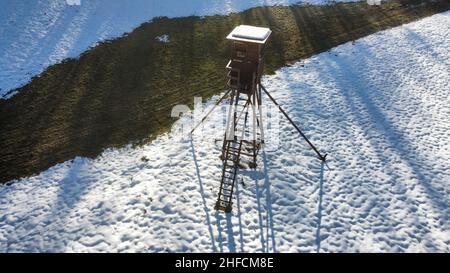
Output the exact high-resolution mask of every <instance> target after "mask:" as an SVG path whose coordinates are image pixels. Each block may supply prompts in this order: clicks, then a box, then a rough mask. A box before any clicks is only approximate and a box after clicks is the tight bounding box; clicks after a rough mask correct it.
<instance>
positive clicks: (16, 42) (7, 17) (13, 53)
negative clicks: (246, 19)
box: [0, 0, 356, 99]
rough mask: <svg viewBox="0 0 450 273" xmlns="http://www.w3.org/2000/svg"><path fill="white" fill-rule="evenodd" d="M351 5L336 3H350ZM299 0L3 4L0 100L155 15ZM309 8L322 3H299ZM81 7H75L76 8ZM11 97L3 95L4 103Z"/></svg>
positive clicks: (11, 0) (25, 0)
mask: <svg viewBox="0 0 450 273" xmlns="http://www.w3.org/2000/svg"><path fill="white" fill-rule="evenodd" d="M350 1H356V0H338V1H336V2H350ZM296 2H300V1H299V0H183V1H180V0H164V1H161V0H133V1H127V0H36V1H30V0H2V2H1V4H0V99H1V98H2V96H4V95H5V94H7V93H8V91H9V90H11V89H14V88H17V87H19V86H21V85H23V84H25V83H27V82H28V81H29V80H30V79H31V77H33V76H35V75H37V74H39V73H41V72H42V71H43V70H44V69H45V68H46V67H47V66H49V65H51V64H55V63H58V62H60V61H62V60H63V59H65V58H68V57H76V56H78V55H79V54H81V53H82V52H84V51H85V50H86V49H88V48H89V47H90V46H93V45H95V43H97V42H99V41H102V40H105V39H109V38H114V37H117V36H120V35H122V34H123V33H125V32H130V31H132V30H133V29H134V28H136V27H137V26H139V25H140V24H141V23H143V22H146V21H149V20H151V19H152V18H154V17H156V16H168V17H178V16H189V15H199V16H203V15H214V14H228V13H230V12H237V11H242V10H245V9H248V8H252V7H256V6H263V5H268V6H272V5H289V4H293V3H296ZM304 2H308V3H314V4H322V3H327V1H326V0H308V1H304ZM77 3H80V5H76V4H77ZM8 97H10V96H4V97H3V98H8Z"/></svg>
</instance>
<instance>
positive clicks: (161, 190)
mask: <svg viewBox="0 0 450 273" xmlns="http://www.w3.org/2000/svg"><path fill="white" fill-rule="evenodd" d="M449 25H450V12H446V13H442V14H437V15H434V16H432V17H428V18H425V19H423V20H421V21H418V22H414V23H410V24H407V25H404V26H401V27H397V28H394V29H391V30H388V31H384V32H380V33H377V34H374V35H370V36H368V37H366V38H363V39H360V40H357V41H355V43H351V42H350V43H347V44H344V45H342V46H339V47H337V48H334V49H332V50H330V51H329V52H325V53H323V54H320V55H317V56H314V57H312V58H310V59H307V60H304V61H301V62H298V63H296V64H294V65H292V66H290V67H286V68H283V69H281V70H279V71H278V72H277V73H276V75H273V76H268V77H265V79H264V83H265V85H266V87H267V88H268V89H269V90H270V91H271V93H272V95H273V96H274V97H275V98H276V99H277V100H278V101H279V102H280V103H281V104H282V105H283V106H284V108H285V109H286V110H287V111H288V112H289V113H290V115H291V116H292V117H293V118H294V120H296V121H297V122H298V123H299V124H301V127H303V128H305V133H306V134H307V135H309V136H311V140H312V141H313V142H314V143H315V144H316V145H317V146H318V147H320V149H321V150H323V151H327V152H328V153H329V163H328V164H329V166H330V170H329V169H328V168H327V167H324V166H322V165H321V163H320V161H319V160H317V159H316V158H314V157H313V155H314V154H313V153H312V152H311V151H310V150H309V149H308V147H307V146H306V145H305V143H304V142H303V141H302V140H301V139H300V137H299V136H298V135H297V134H296V133H295V132H294V131H293V129H292V128H291V126H290V125H289V124H288V123H287V122H286V121H285V120H283V121H282V123H281V125H280V127H281V136H280V137H281V139H282V142H281V144H282V146H281V147H280V148H279V149H277V150H276V151H274V152H267V153H265V154H264V155H263V156H261V157H260V162H259V165H258V166H259V167H258V170H257V171H242V172H241V173H240V177H241V178H243V181H244V183H245V185H243V184H241V183H238V184H237V192H236V195H235V197H236V200H235V205H234V211H233V214H232V215H225V214H223V213H217V212H215V211H214V210H212V208H213V205H214V203H215V201H216V194H217V188H218V183H219V179H220V174H219V173H220V167H221V162H220V160H219V159H218V156H219V151H220V143H217V144H216V143H214V141H212V140H210V141H204V142H202V141H201V140H200V139H199V138H197V137H195V138H194V140H193V141H192V142H191V141H189V140H185V141H175V139H174V138H173V133H170V134H166V135H163V136H160V137H158V138H157V139H156V140H155V141H154V142H153V143H151V144H148V145H145V146H143V147H140V148H132V147H127V148H123V149H114V150H108V151H105V152H104V153H103V154H102V155H101V156H99V157H98V158H96V159H93V160H91V159H86V158H76V159H74V160H73V161H69V162H66V163H64V164H59V165H57V166H54V167H52V168H51V169H49V170H47V171H45V172H43V173H41V174H40V175H38V176H35V177H31V178H26V179H23V180H21V181H18V182H15V183H13V184H12V185H10V186H2V187H0V250H1V251H4V252H21V251H67V252H72V251H77V252H78V251H81V252H84V251H86V252H94V251H121V252H146V251H148V252H154V251H158V252H183V251H196V252H197V251H216V252H221V251H223V252H228V251H237V252H240V251H245V252H253V251H258V252H266V251H267V252H275V251H276V252H286V251H292V252H300V251H307V252H315V251H320V252H329V251H333V252H335V251H363V252H371V251H382V252H397V251H414V252H415V251H418V252H423V251H432V252H433V251H444V252H449V251H450V247H449V244H450V226H449V220H450V217H449V212H450V211H449V204H450V203H449V201H450V168H449V162H450V130H449V128H450V95H449V91H450V90H449V83H450V71H449V70H450V69H449V68H450V58H449V57H450V52H449V48H450V27H449ZM217 98H218V97H216V99H217ZM265 102H266V103H268V100H267V99H266V100H265ZM211 103H212V101H210V102H209V105H211ZM216 118H217V117H216V116H215V117H213V118H212V119H211V120H209V121H208V122H207V124H213V123H214V122H215V119H216ZM189 121H190V119H189V116H188V115H186V116H184V117H183V118H181V119H180V120H179V122H177V123H176V124H175V125H174V127H173V130H174V131H176V130H178V128H179V127H181V126H183V125H185V124H187V123H188V122H189ZM208 134H211V135H214V136H215V137H217V138H220V137H221V136H222V135H221V134H222V132H220V131H217V130H214V129H213V127H211V128H210V129H209V131H208Z"/></svg>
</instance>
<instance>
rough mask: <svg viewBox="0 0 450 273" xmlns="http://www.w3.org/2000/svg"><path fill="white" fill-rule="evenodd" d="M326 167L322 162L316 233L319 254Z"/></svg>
mask: <svg viewBox="0 0 450 273" xmlns="http://www.w3.org/2000/svg"><path fill="white" fill-rule="evenodd" d="M324 167H325V162H322V164H321V166H320V175H319V205H318V207H317V231H316V243H317V250H316V251H317V253H319V252H320V243H321V238H320V228H321V225H322V200H323V171H324Z"/></svg>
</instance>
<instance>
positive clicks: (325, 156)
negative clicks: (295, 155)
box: [260, 84, 327, 162]
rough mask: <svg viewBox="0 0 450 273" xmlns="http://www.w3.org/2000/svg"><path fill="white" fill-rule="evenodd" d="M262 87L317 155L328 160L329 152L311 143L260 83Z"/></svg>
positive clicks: (323, 159)
mask: <svg viewBox="0 0 450 273" xmlns="http://www.w3.org/2000/svg"><path fill="white" fill-rule="evenodd" d="M260 86H261V88H262V89H263V90H264V93H266V95H267V96H268V97H269V98H270V100H271V101H272V102H273V103H274V104H275V105H276V106H278V109H280V111H281V113H283V115H284V116H285V117H286V118H287V120H288V121H289V122H290V123H291V124H292V126H294V128H295V129H296V130H297V131H298V132H299V134H300V135H301V136H302V137H303V139H304V140H306V142H307V143H308V144H309V146H310V147H311V148H312V149H313V150H314V152H316V154H317V157H318V158H319V159H320V160H322V161H323V162H325V161H326V160H327V154H325V155H322V154H321V153H320V152H319V151H318V150H317V149H316V147H315V146H314V145H313V144H312V143H311V141H309V139H308V138H307V137H306V135H305V134H304V133H303V132H302V131H301V130H300V128H299V127H298V126H297V125H296V124H295V123H294V121H292V119H291V118H290V117H289V116H288V114H287V113H286V112H285V111H284V110H283V108H281V106H280V105H279V104H278V103H277V101H276V100H275V99H274V98H273V97H272V96H271V95H270V94H269V92H267V90H266V88H265V87H264V86H263V85H262V84H260Z"/></svg>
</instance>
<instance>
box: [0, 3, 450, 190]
mask: <svg viewBox="0 0 450 273" xmlns="http://www.w3.org/2000/svg"><path fill="white" fill-rule="evenodd" d="M449 7H450V4H449V2H448V1H442V0H436V1H421V0H413V1H406V0H405V1H398V0H396V1H392V2H389V3H387V4H383V5H381V6H369V5H367V4H366V3H365V2H360V3H345V4H334V5H329V6H290V7H259V8H253V9H250V10H247V11H244V12H241V13H235V14H231V15H229V16H209V17H204V18H200V17H194V16H192V17H185V18H175V19H168V18H157V19H154V20H153V21H152V22H151V23H145V24H143V25H141V26H140V27H138V28H137V29H135V30H134V31H133V32H132V33H130V34H129V35H127V36H124V37H121V38H118V39H115V40H111V41H106V42H104V43H102V44H100V45H98V46H96V47H95V48H92V49H90V50H88V51H87V52H85V53H84V54H82V55H81V56H80V57H79V58H78V59H69V60H66V61H64V62H63V63H61V64H57V65H53V66H51V67H49V68H48V69H47V70H46V71H45V72H43V73H42V74H41V75H40V76H39V77H36V78H34V79H33V80H32V81H31V82H30V83H29V84H27V85H26V86H24V87H22V88H19V89H18V91H19V94H18V95H16V96H14V97H13V98H12V99H9V100H0V128H1V131H0V183H4V182H7V181H9V180H12V179H17V178H20V177H23V176H29V175H33V174H36V173H39V172H41V171H43V170H46V169H47V168H49V167H51V166H53V165H55V164H57V163H60V162H64V161H66V160H69V159H72V158H74V157H75V156H86V157H95V156H97V155H99V154H100V153H101V152H102V151H103V150H104V149H105V148H109V147H121V146H124V145H126V144H129V143H134V144H140V143H143V142H147V141H149V140H151V139H152V138H153V137H154V136H156V135H157V134H158V133H161V132H163V131H166V130H168V128H170V125H171V124H172V123H173V122H174V121H175V120H173V119H172V118H171V117H170V112H171V108H172V107H173V106H174V105H176V104H189V105H191V104H192V102H193V97H194V96H202V97H204V98H206V97H209V96H211V95H213V94H217V93H219V92H221V91H223V89H224V66H225V64H226V62H227V59H228V57H229V56H228V54H229V44H228V42H227V41H226V40H225V39H224V37H225V36H226V35H227V34H228V33H229V31H231V30H232V29H233V28H234V27H235V26H236V25H239V24H244V23H245V24H252V25H260V26H268V27H270V28H271V29H272V30H273V31H274V35H273V38H272V40H271V42H270V45H269V48H268V54H267V64H266V73H273V72H274V71H275V70H276V69H278V68H280V67H282V66H285V65H287V64H289V63H291V62H294V61H297V60H299V59H302V58H307V57H309V56H311V55H313V54H317V53H320V52H323V51H326V50H328V49H330V48H332V47H334V46H337V45H339V44H342V43H344V42H347V41H352V40H355V39H358V38H360V37H363V36H366V35H368V34H371V33H374V32H377V31H380V30H383V29H387V28H390V27H394V26H398V25H401V24H404V23H408V22H411V21H414V20H417V19H420V18H423V17H426V16H430V15H432V14H435V13H439V12H443V11H446V10H448V9H449ZM163 34H169V35H170V40H171V41H170V43H167V44H164V43H159V42H157V41H156V40H155V37H156V36H159V35H163Z"/></svg>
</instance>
